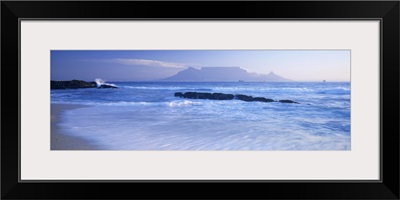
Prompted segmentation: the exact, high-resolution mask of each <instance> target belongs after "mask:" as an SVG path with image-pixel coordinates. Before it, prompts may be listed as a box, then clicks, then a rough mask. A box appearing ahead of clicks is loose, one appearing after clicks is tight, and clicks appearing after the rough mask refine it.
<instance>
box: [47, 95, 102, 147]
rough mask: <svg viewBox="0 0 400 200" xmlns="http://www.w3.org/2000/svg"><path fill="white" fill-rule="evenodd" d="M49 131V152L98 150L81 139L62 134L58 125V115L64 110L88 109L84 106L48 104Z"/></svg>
mask: <svg viewBox="0 0 400 200" xmlns="http://www.w3.org/2000/svg"><path fill="white" fill-rule="evenodd" d="M50 105H51V107H50V113H51V129H50V150H99V149H100V148H98V147H96V146H95V145H93V144H90V143H89V142H88V141H85V140H83V139H81V138H78V137H74V136H70V135H67V134H65V133H63V131H64V130H63V129H62V128H61V127H60V126H59V125H58V123H59V122H60V114H61V113H62V112H64V111H66V110H72V109H78V108H84V107H88V106H86V105H74V104H54V103H51V104H50Z"/></svg>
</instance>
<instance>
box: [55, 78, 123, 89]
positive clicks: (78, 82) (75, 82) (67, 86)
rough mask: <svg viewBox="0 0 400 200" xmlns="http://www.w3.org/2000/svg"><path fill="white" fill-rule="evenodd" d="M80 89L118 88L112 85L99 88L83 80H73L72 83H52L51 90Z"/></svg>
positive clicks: (93, 83)
mask: <svg viewBox="0 0 400 200" xmlns="http://www.w3.org/2000/svg"><path fill="white" fill-rule="evenodd" d="M79 88H117V87H115V86H112V85H106V84H103V85H100V86H99V87H97V83H96V82H94V81H92V82H86V81H82V80H72V81H50V89H52V90H54V89H79Z"/></svg>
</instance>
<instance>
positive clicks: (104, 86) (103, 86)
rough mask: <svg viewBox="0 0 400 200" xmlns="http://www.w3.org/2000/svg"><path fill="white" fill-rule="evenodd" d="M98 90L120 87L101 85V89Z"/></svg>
mask: <svg viewBox="0 0 400 200" xmlns="http://www.w3.org/2000/svg"><path fill="white" fill-rule="evenodd" d="M98 88H118V87H116V86H113V85H107V84H103V85H100V87H98Z"/></svg>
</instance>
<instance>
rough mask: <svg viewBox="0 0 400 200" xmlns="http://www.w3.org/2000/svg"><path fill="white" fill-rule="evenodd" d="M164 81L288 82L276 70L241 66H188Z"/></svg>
mask: <svg viewBox="0 0 400 200" xmlns="http://www.w3.org/2000/svg"><path fill="white" fill-rule="evenodd" d="M162 81H189V82H190V81H194V82H237V81H246V82H259V81H263V82H287V81H290V80H289V79H286V78H283V77H281V76H279V75H277V74H275V73H274V72H272V71H271V72H270V73H269V74H267V75H266V74H257V73H249V72H247V71H246V70H244V69H242V68H240V67H203V68H201V69H196V68H193V67H188V68H187V69H185V70H183V71H180V72H178V73H177V74H176V75H174V76H170V77H167V78H165V79H163V80H162Z"/></svg>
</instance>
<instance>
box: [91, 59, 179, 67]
mask: <svg viewBox="0 0 400 200" xmlns="http://www.w3.org/2000/svg"><path fill="white" fill-rule="evenodd" d="M85 61H91V62H93V61H95V62H111V63H118V64H123V65H132V66H134V65H140V66H152V67H168V68H183V67H186V64H184V63H173V62H164V61H159V60H146V59H127V58H115V59H86V60H85Z"/></svg>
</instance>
